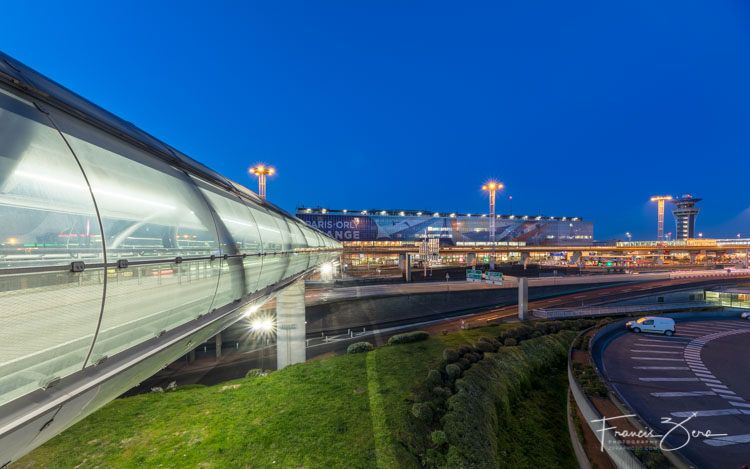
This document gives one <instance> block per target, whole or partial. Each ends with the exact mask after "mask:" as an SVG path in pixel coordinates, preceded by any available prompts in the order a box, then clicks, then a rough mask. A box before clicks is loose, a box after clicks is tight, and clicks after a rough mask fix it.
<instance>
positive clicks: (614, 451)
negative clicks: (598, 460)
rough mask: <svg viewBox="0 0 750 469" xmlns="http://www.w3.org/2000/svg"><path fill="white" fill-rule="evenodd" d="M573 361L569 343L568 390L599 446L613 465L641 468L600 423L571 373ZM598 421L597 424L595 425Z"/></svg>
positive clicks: (610, 431) (615, 437) (637, 461)
mask: <svg viewBox="0 0 750 469" xmlns="http://www.w3.org/2000/svg"><path fill="white" fill-rule="evenodd" d="M586 332H588V331H584V332H582V333H581V334H585V333H586ZM572 361H573V346H572V345H571V347H570V349H568V384H569V385H570V391H571V393H572V394H573V399H574V400H575V402H576V405H577V406H578V409H579V410H580V411H581V415H583V418H584V419H585V420H586V424H587V425H588V426H589V428H590V429H591V431H592V432H593V434H594V435H595V436H596V438H597V439H598V440H599V443H600V444H601V448H602V449H603V450H604V452H606V453H607V456H609V458H610V459H611V460H612V462H613V463H614V464H615V466H616V467H617V468H619V469H623V468H626V469H642V468H645V466H644V465H643V463H641V461H640V460H638V458H636V457H635V455H634V454H633V453H631V452H630V451H628V450H627V447H626V446H625V443H623V441H622V440H620V438H619V437H618V436H617V435H615V433H614V431H613V430H612V429H606V427H605V426H604V425H601V423H599V422H601V421H602V415H601V414H600V413H599V411H598V410H596V407H594V404H593V403H592V402H591V401H590V400H589V398H588V397H586V395H585V394H584V393H583V389H582V388H581V386H580V384H578V381H577V380H576V379H575V376H574V375H573V368H572V367H571V363H572ZM597 423H599V425H597ZM603 427H604V428H605V429H604V430H603Z"/></svg>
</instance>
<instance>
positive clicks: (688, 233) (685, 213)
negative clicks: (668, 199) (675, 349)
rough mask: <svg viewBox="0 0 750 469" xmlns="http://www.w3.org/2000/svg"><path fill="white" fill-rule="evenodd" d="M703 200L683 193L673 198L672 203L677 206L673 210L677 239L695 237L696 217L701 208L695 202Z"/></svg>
mask: <svg viewBox="0 0 750 469" xmlns="http://www.w3.org/2000/svg"><path fill="white" fill-rule="evenodd" d="M701 200H703V199H697V198H695V197H693V196H692V195H690V194H683V195H682V197H677V198H675V199H673V200H672V203H673V204H675V205H676V206H677V207H676V208H675V209H673V210H672V214H673V215H674V223H675V228H676V234H677V236H676V238H675V239H678V240H681V239H692V238H695V218H696V217H697V216H698V211H699V210H700V209H699V208H698V207H696V206H695V204H697V203H698V202H700V201H701Z"/></svg>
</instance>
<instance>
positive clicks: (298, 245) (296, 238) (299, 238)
mask: <svg viewBox="0 0 750 469" xmlns="http://www.w3.org/2000/svg"><path fill="white" fill-rule="evenodd" d="M285 220H286V225H287V228H288V230H289V235H290V238H291V245H292V249H293V250H295V251H296V250H298V249H302V248H306V247H307V240H305V235H303V234H302V231H301V230H300V227H299V224H298V223H297V222H295V221H294V220H292V219H289V218H286V219H285Z"/></svg>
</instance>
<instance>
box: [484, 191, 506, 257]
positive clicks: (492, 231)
mask: <svg viewBox="0 0 750 469" xmlns="http://www.w3.org/2000/svg"><path fill="white" fill-rule="evenodd" d="M503 187H504V186H503V185H502V184H501V183H499V182H494V181H490V182H488V183H487V184H485V185H483V186H482V190H483V191H488V192H489V193H490V243H492V257H490V270H495V191H496V190H499V189H502V188H503Z"/></svg>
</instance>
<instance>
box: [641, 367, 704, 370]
mask: <svg viewBox="0 0 750 469" xmlns="http://www.w3.org/2000/svg"><path fill="white" fill-rule="evenodd" d="M633 369H634V370H689V369H690V368H688V367H686V366H634V367H633Z"/></svg>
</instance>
